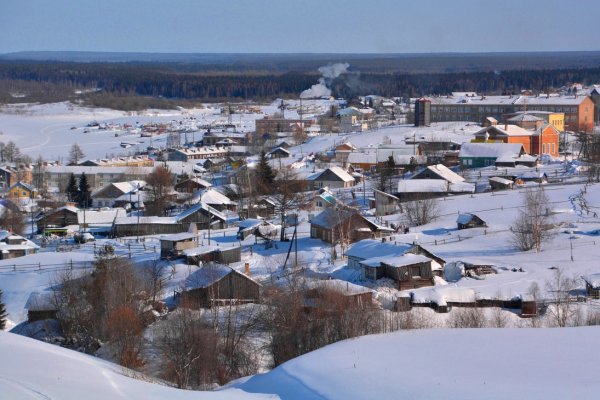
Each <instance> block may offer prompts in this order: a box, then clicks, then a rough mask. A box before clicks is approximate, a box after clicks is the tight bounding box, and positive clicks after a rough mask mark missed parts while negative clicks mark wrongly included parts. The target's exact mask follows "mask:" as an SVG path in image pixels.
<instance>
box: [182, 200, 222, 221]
mask: <svg viewBox="0 0 600 400" xmlns="http://www.w3.org/2000/svg"><path fill="white" fill-rule="evenodd" d="M200 210H204V211H207V212H208V213H210V214H211V215H213V216H215V217H217V218H218V219H220V220H221V221H226V220H227V216H226V215H225V214H224V213H222V212H221V211H219V210H217V209H216V208H214V207H211V206H210V205H208V204H205V203H198V204H194V205H193V206H191V207H190V208H188V209H187V210H184V211H182V212H181V213H179V214H177V216H176V217H175V220H176V221H178V222H179V221H181V220H182V219H184V218H186V217H189V216H190V215H192V214H193V213H195V212H197V211H200Z"/></svg>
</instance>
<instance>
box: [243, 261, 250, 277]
mask: <svg viewBox="0 0 600 400" xmlns="http://www.w3.org/2000/svg"><path fill="white" fill-rule="evenodd" d="M244 274H245V275H246V276H250V263H245V264H244Z"/></svg>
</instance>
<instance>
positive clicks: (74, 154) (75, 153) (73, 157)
mask: <svg viewBox="0 0 600 400" xmlns="http://www.w3.org/2000/svg"><path fill="white" fill-rule="evenodd" d="M83 157H85V154H84V153H83V150H82V149H81V147H80V146H79V144H77V143H73V145H72V146H71V150H69V164H70V165H77V164H79V160H81V159H82V158H83Z"/></svg>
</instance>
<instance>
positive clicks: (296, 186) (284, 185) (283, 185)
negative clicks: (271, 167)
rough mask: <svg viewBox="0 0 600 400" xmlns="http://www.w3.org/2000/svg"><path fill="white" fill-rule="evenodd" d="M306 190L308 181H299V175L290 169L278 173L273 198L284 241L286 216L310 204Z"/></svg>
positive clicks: (274, 183)
mask: <svg viewBox="0 0 600 400" xmlns="http://www.w3.org/2000/svg"><path fill="white" fill-rule="evenodd" d="M306 190H307V187H306V181H304V180H302V179H299V178H298V176H297V174H295V173H294V172H293V171H291V170H290V169H289V168H282V169H280V170H279V171H278V173H277V179H276V180H275V181H274V182H273V194H272V195H271V198H272V199H273V201H274V203H275V212H276V214H278V215H279V217H280V219H281V240H282V241H283V240H285V225H286V216H287V215H288V214H289V213H291V212H292V211H294V210H298V209H301V208H304V207H306V206H307V205H308V204H309V197H308V196H307V194H306V193H305V191H306Z"/></svg>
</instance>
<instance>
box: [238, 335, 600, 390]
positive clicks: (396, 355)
mask: <svg viewBox="0 0 600 400" xmlns="http://www.w3.org/2000/svg"><path fill="white" fill-rule="evenodd" d="M598 335H600V328H598V327H586V328H564V329H438V330H416V331H403V332H394V333H388V334H383V335H372V336H363V337H360V338H357V339H351V340H346V341H343V342H339V343H335V344H332V345H330V346H327V347H324V348H322V349H319V350H317V351H314V352H312V353H308V354H305V355H303V356H301V357H298V358H296V359H293V360H291V361H288V362H287V363H285V364H283V365H281V366H279V367H277V368H275V369H274V370H272V371H270V372H268V373H266V374H263V375H256V376H253V377H251V378H248V379H243V380H239V381H237V382H234V383H233V384H231V385H229V387H237V388H240V389H243V390H246V391H249V392H256V393H276V394H278V395H279V396H280V397H281V398H282V399H286V400H295V399H457V400H458V399H460V400H467V399H488V400H491V399H574V398H589V397H590V396H592V397H593V396H595V395H596V393H597V392H598V390H600V381H599V380H598V379H597V372H598V367H597V360H598V357H600V349H599V347H598V346H597V339H598Z"/></svg>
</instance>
